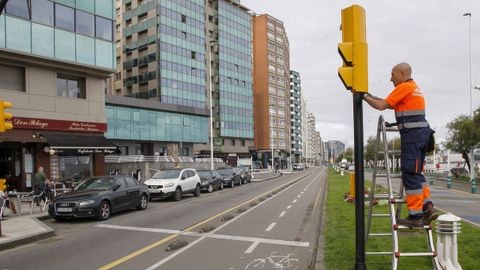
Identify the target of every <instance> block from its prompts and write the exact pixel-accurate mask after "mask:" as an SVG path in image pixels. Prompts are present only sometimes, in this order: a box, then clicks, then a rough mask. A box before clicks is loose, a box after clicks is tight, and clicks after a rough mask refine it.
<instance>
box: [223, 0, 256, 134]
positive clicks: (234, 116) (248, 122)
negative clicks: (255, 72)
mask: <svg viewBox="0 0 480 270" xmlns="http://www.w3.org/2000/svg"><path fill="white" fill-rule="evenodd" d="M251 41H252V26H251V15H250V14H249V13H247V12H246V11H245V10H242V9H240V8H238V7H236V6H234V5H232V4H231V3H228V2H225V1H218V46H219V56H218V58H219V61H218V64H219V95H220V102H219V103H220V121H221V122H220V134H221V136H225V137H241V138H248V139H253V80H252V45H251Z"/></svg>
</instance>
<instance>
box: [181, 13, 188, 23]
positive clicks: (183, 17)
mask: <svg viewBox="0 0 480 270" xmlns="http://www.w3.org/2000/svg"><path fill="white" fill-rule="evenodd" d="M182 23H187V16H185V15H183V14H182Z"/></svg>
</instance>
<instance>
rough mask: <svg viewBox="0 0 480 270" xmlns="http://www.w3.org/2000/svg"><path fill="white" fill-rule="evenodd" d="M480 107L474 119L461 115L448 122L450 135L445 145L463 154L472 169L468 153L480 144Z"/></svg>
mask: <svg viewBox="0 0 480 270" xmlns="http://www.w3.org/2000/svg"><path fill="white" fill-rule="evenodd" d="M479 113H480V108H479V109H477V110H476V112H475V117H474V120H473V121H472V120H471V119H470V118H469V117H468V116H466V115H461V116H459V117H457V118H455V119H453V120H452V121H451V122H449V123H448V124H447V128H448V137H447V141H446V143H445V147H446V148H448V149H450V150H452V151H455V152H457V153H460V154H462V158H463V159H464V160H465V163H466V164H467V166H468V169H469V170H470V158H469V156H468V154H469V153H470V150H471V149H472V148H475V147H478V146H480V116H479Z"/></svg>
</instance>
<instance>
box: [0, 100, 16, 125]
mask: <svg viewBox="0 0 480 270" xmlns="http://www.w3.org/2000/svg"><path fill="white" fill-rule="evenodd" d="M10 108H12V103H10V102H7V101H3V100H1V99H0V133H2V132H5V131H7V130H9V129H13V125H12V122H11V121H10V120H11V119H12V114H11V113H9V112H5V109H10Z"/></svg>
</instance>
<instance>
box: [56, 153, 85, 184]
mask: <svg viewBox="0 0 480 270" xmlns="http://www.w3.org/2000/svg"><path fill="white" fill-rule="evenodd" d="M59 161H60V166H59V167H60V175H61V178H62V179H65V178H71V179H75V180H80V179H86V178H88V177H90V176H91V175H92V172H91V170H90V168H91V167H92V159H91V158H90V157H89V156H59Z"/></svg>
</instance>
